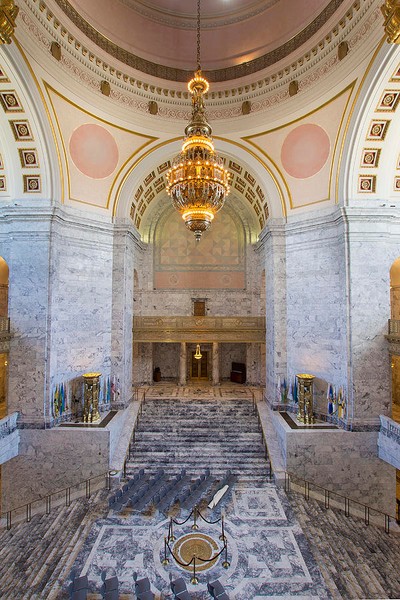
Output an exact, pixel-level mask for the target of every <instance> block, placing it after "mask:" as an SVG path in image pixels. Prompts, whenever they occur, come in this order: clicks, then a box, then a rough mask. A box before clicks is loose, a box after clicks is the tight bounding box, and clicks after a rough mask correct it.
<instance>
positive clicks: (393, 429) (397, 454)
mask: <svg viewBox="0 0 400 600" xmlns="http://www.w3.org/2000/svg"><path fill="white" fill-rule="evenodd" d="M380 419H381V428H380V431H379V437H378V449H379V453H378V455H379V458H381V459H382V460H384V461H385V462H387V463H389V464H390V465H392V466H393V467H396V469H400V423H396V421H393V419H390V418H389V417H385V416H384V415H381V416H380Z"/></svg>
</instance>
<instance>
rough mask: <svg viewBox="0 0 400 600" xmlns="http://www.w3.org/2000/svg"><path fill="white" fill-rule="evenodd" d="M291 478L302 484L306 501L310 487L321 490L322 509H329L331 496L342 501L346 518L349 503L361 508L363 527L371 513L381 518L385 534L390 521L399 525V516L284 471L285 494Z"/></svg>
mask: <svg viewBox="0 0 400 600" xmlns="http://www.w3.org/2000/svg"><path fill="white" fill-rule="evenodd" d="M291 478H292V479H293V480H296V479H297V480H298V481H300V482H302V484H303V485H304V497H305V499H306V500H309V498H310V486H313V487H315V488H318V489H319V490H322V492H323V493H324V507H325V508H326V509H328V508H330V503H331V499H332V496H338V497H339V498H341V499H342V500H344V514H345V516H346V517H349V516H350V502H351V503H352V504H356V505H358V506H361V507H362V508H363V509H364V523H365V525H369V522H370V513H371V512H372V513H377V514H378V515H380V516H383V517H384V524H385V525H384V526H385V532H386V533H387V534H389V533H390V531H389V528H390V519H392V520H393V521H395V522H397V523H399V521H400V514H399V515H398V517H396V516H393V515H391V514H389V513H387V512H384V511H382V510H379V509H378V508H373V507H372V506H368V504H364V503H363V502H359V501H358V500H354V499H353V498H349V497H348V496H345V495H344V494H340V493H339V492H335V491H334V490H329V489H328V488H325V487H323V486H322V485H319V484H318V483H314V482H313V481H308V480H307V479H304V478H303V477H300V476H298V475H296V474H295V473H289V472H288V471H285V492H290V484H291ZM316 499H317V500H318V498H316ZM338 508H339V510H341V509H340V507H338ZM355 516H359V515H357V514H356V515H355Z"/></svg>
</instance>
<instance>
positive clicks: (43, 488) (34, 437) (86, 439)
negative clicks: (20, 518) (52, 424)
mask: <svg viewBox="0 0 400 600" xmlns="http://www.w3.org/2000/svg"><path fill="white" fill-rule="evenodd" d="M20 433H21V439H20V449H19V455H18V456H17V457H16V458H13V459H12V460H10V461H8V462H7V463H5V464H4V465H3V466H2V510H5V511H6V510H8V509H9V508H12V507H17V506H20V505H21V504H23V503H27V502H31V501H34V500H36V499H38V498H42V497H44V496H46V494H50V493H53V492H55V491H57V490H61V489H63V488H65V487H67V486H71V485H74V484H78V483H80V482H82V481H84V480H85V479H88V478H90V477H95V476H97V475H100V474H102V473H105V472H106V471H107V470H108V464H109V436H110V432H109V431H107V430H106V429H72V428H68V429H67V428H64V429H63V428H54V429H47V430H36V429H24V430H22V431H21V432H20Z"/></svg>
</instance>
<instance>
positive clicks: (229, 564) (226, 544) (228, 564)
mask: <svg viewBox="0 0 400 600" xmlns="http://www.w3.org/2000/svg"><path fill="white" fill-rule="evenodd" d="M222 566H223V567H224V569H228V568H229V567H230V566H231V563H230V562H229V560H228V542H227V541H226V540H225V560H224V562H223V563H222Z"/></svg>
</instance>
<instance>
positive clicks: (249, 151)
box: [109, 135, 288, 217]
mask: <svg viewBox="0 0 400 600" xmlns="http://www.w3.org/2000/svg"><path fill="white" fill-rule="evenodd" d="M213 138H214V140H220V141H222V142H226V143H227V144H231V145H233V146H236V147H237V148H240V149H241V150H243V151H244V152H246V153H247V154H249V155H250V156H252V157H253V158H254V159H255V160H256V161H257V162H258V163H260V165H261V166H262V167H263V168H264V169H265V170H266V171H267V173H268V174H269V176H270V177H271V179H272V181H273V182H274V184H275V186H276V189H277V191H278V195H279V199H280V203H281V208H282V214H283V216H284V217H286V215H287V210H286V203H285V198H284V194H283V191H282V188H281V185H280V183H279V181H278V179H277V178H276V176H275V174H274V173H273V172H272V171H271V169H270V167H269V166H268V165H267V163H266V162H265V161H264V160H263V159H262V158H261V157H260V156H259V154H257V153H256V152H254V151H253V150H252V149H251V148H249V147H248V146H245V145H244V144H241V143H240V142H236V141H235V140H231V139H228V138H225V137H221V136H217V135H214V136H213ZM181 140H182V138H181V137H175V138H170V139H168V140H165V141H164V142H160V143H159V144H157V145H156V146H153V147H152V148H149V149H148V150H147V151H146V152H145V153H144V154H142V155H141V156H139V157H138V158H137V159H136V160H135V162H134V163H133V164H132V165H131V167H130V168H129V170H128V171H127V172H126V173H125V174H124V176H123V178H122V179H121V181H120V182H119V183H118V188H117V190H116V193H115V196H114V202H113V209H112V214H113V217H115V216H116V214H117V209H118V204H119V200H120V196H121V191H122V188H123V186H124V184H125V183H126V180H127V179H128V177H129V176H130V174H131V173H132V171H133V170H134V169H135V168H136V167H137V166H138V165H139V164H140V163H141V162H142V161H143V160H144V159H145V158H147V157H148V156H149V155H150V154H152V153H153V152H155V151H157V150H159V149H160V148H163V147H164V146H167V145H169V144H172V143H174V142H177V141H181ZM222 154H225V153H224V152H223V151H222ZM236 160H238V159H237V157H236ZM116 179H117V178H115V180H114V183H113V184H112V186H111V188H110V193H109V200H110V199H111V196H112V191H113V188H114V184H115V183H116ZM282 179H283V181H284V178H282ZM284 183H285V181H284ZM285 185H286V183H285ZM286 187H287V186H286ZM287 192H288V190H287ZM266 201H267V206H268V209H269V208H270V201H269V197H268V194H266ZM269 214H271V211H269Z"/></svg>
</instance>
